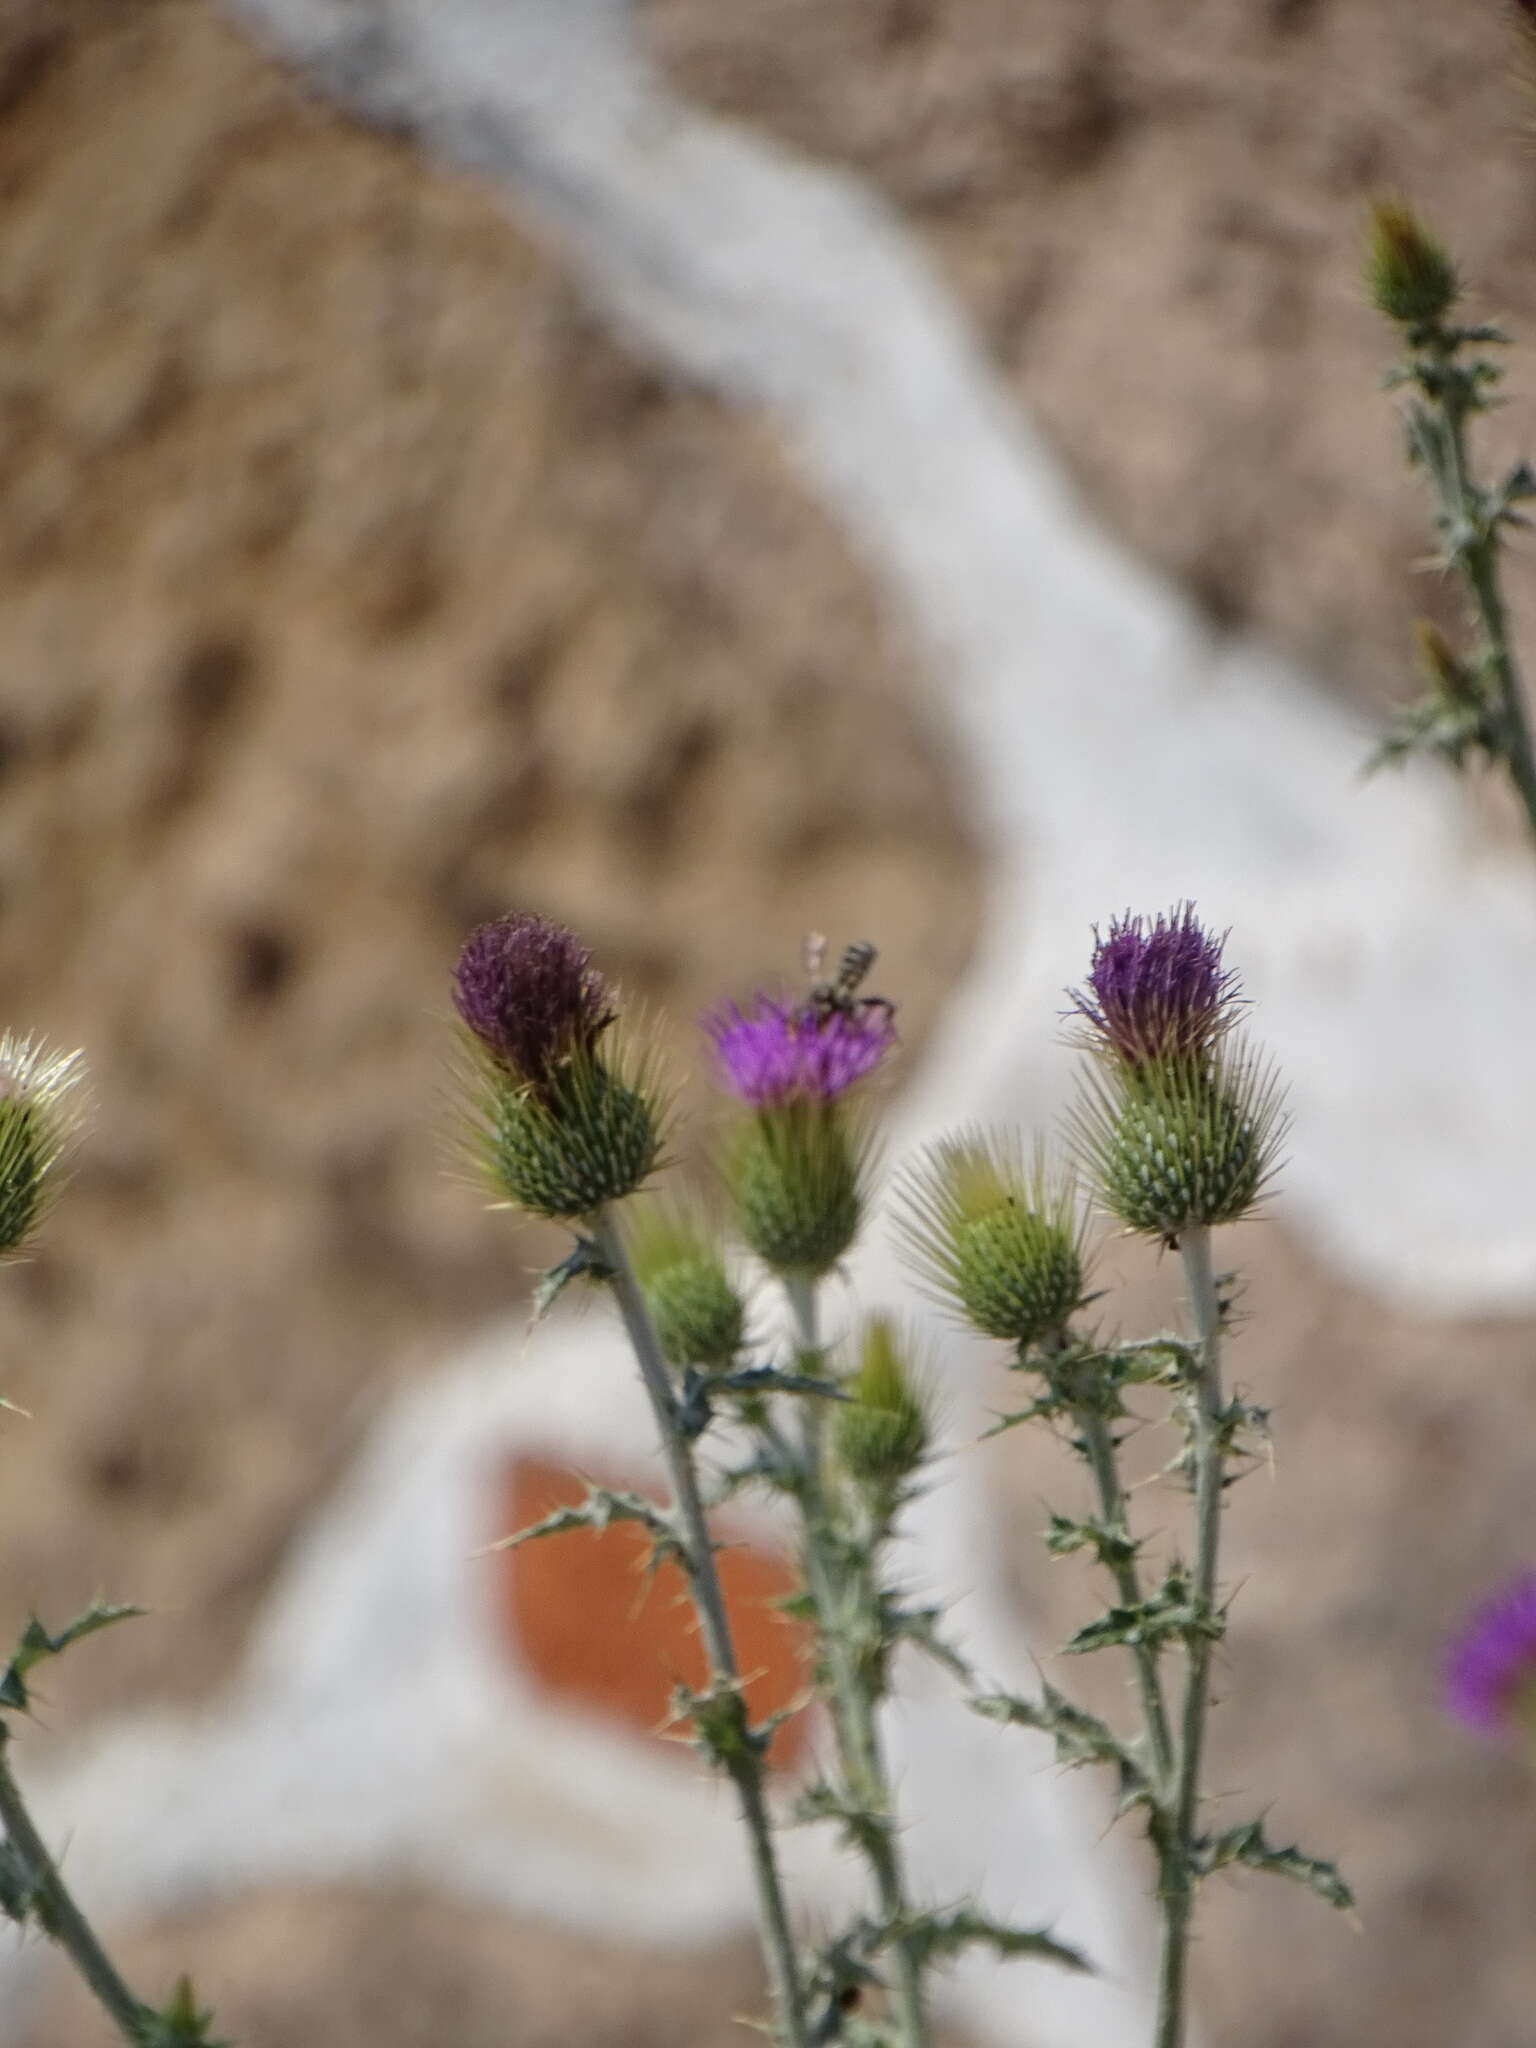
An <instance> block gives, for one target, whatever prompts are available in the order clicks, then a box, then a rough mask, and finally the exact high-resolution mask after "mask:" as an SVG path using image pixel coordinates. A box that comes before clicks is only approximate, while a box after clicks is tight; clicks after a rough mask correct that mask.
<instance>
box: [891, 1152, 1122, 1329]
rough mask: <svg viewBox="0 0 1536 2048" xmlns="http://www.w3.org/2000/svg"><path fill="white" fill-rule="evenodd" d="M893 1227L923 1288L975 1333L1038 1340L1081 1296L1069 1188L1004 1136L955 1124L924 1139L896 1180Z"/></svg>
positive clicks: (1077, 1231) (1079, 1251) (1078, 1241)
mask: <svg viewBox="0 0 1536 2048" xmlns="http://www.w3.org/2000/svg"><path fill="white" fill-rule="evenodd" d="M897 1228H898V1231H899V1233H900V1236H901V1238H902V1241H903V1243H904V1245H905V1247H906V1249H907V1251H908V1253H909V1254H910V1255H911V1257H912V1259H913V1262H914V1263H915V1265H916V1266H917V1268H918V1271H919V1273H920V1274H921V1276H922V1278H923V1279H924V1280H925V1281H926V1282H927V1284H928V1286H929V1287H930V1288H931V1289H932V1291H933V1292H934V1293H936V1294H937V1295H939V1296H940V1297H941V1298H942V1299H944V1300H946V1301H948V1302H950V1303H951V1304H952V1305H953V1306H955V1307H956V1308H958V1309H959V1311H960V1313H961V1315H962V1316H963V1317H964V1319H965V1321H966V1322H968V1323H969V1324H970V1325H971V1326H972V1328H973V1329H976V1330H979V1331H980V1332H981V1334H982V1335H983V1336H987V1337H1001V1338H1004V1339H1006V1340H1007V1341H1009V1342H1010V1343H1014V1344H1018V1345H1021V1346H1025V1345H1030V1344H1035V1343H1038V1342H1039V1341H1040V1340H1041V1339H1042V1338H1044V1337H1048V1336H1051V1335H1053V1334H1054V1333H1055V1332H1056V1331H1058V1330H1060V1329H1061V1328H1062V1327H1063V1325H1064V1324H1065V1323H1066V1322H1067V1320H1068V1318H1069V1317H1070V1316H1071V1315H1072V1313H1073V1311H1074V1310H1075V1309H1076V1308H1077V1307H1078V1306H1079V1305H1080V1303H1081V1301H1082V1298H1083V1278H1084V1261H1083V1245H1082V1231H1081V1225H1080V1223H1079V1220H1078V1215H1077V1202H1076V1196H1075V1193H1074V1190H1073V1188H1072V1186H1071V1184H1070V1182H1068V1181H1065V1180H1053V1179H1052V1178H1051V1176H1050V1175H1049V1174H1048V1172H1047V1170H1046V1166H1045V1161H1044V1157H1043V1155H1042V1154H1041V1153H1039V1152H1036V1154H1035V1155H1034V1157H1033V1158H1032V1159H1029V1160H1026V1158H1025V1156H1024V1153H1023V1150H1022V1148H1021V1146H1020V1145H1019V1143H1018V1140H1017V1139H1016V1138H1013V1137H1011V1136H999V1135H997V1134H994V1133H990V1132H986V1131H979V1130H978V1131H964V1132H961V1133H960V1134H959V1135H958V1136H957V1137H953V1138H947V1139H945V1140H943V1141H942V1142H941V1143H940V1144H938V1145H936V1146H934V1147H933V1149H932V1150H931V1151H930V1152H929V1153H927V1154H926V1156H925V1157H924V1158H922V1159H921V1160H920V1161H919V1162H918V1164H917V1165H916V1166H915V1167H914V1168H911V1169H909V1171H908V1172H907V1173H906V1175H905V1176H904V1177H903V1180H902V1183H901V1210H900V1214H899V1221H898V1225H897Z"/></svg>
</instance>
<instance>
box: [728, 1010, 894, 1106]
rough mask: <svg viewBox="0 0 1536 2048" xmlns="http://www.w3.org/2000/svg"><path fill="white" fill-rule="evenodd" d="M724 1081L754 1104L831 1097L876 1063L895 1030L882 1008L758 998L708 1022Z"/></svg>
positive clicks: (851, 1084)
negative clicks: (821, 1007)
mask: <svg viewBox="0 0 1536 2048" xmlns="http://www.w3.org/2000/svg"><path fill="white" fill-rule="evenodd" d="M704 1028H705V1030H706V1031H707V1032H708V1033H709V1035H710V1037H711V1038H712V1039H713V1040H714V1043H715V1052H716V1054H717V1055H718V1057H719V1061H720V1072H721V1076H722V1078H723V1079H724V1082H725V1085H726V1087H727V1088H729V1089H730V1091H731V1093H732V1094H733V1095H735V1096H738V1097H739V1098H740V1100H741V1101H743V1102H745V1103H749V1104H750V1105H751V1106H752V1108H754V1109H766V1108H770V1107H772V1106H773V1105H774V1104H777V1103H782V1102H790V1101H795V1100H801V1101H811V1102H832V1101H835V1100H836V1098H837V1097H838V1096H839V1095H841V1094H842V1093H843V1092H844V1090H845V1089H848V1088H851V1087H852V1086H853V1084H854V1082H855V1081H861V1080H862V1079H863V1078H864V1076H865V1075H866V1074H868V1073H871V1072H872V1071H873V1070H874V1068H876V1067H877V1066H878V1065H879V1064H880V1062H881V1060H882V1059H883V1058H884V1057H885V1055H886V1053H887V1052H888V1051H889V1050H890V1048H891V1046H892V1045H894V1043H895V1042H896V1034H895V1031H894V1030H893V1029H892V1026H891V1019H890V1013H889V1012H888V1011H887V1010H886V1009H884V1008H883V1007H879V1006H871V1007H869V1008H865V1009H856V1010H853V1011H851V1012H849V1011H844V1010H832V1011H830V1012H828V1013H825V1014H822V1013H818V1012H817V1011H816V1010H815V1009H813V1008H811V1007H809V1006H804V1007H801V1008H792V1007H791V1006H790V1005H789V1004H787V1003H781V1002H776V1001H775V1000H774V998H773V997H771V996H767V995H757V996H755V997H754V998H753V1000H752V1004H751V1007H750V1008H749V1009H747V1010H743V1009H741V1008H740V1006H739V1005H738V1004H736V1003H727V1004H725V1005H724V1006H723V1007H722V1008H721V1009H719V1010H715V1011H713V1012H712V1013H711V1014H710V1015H709V1016H707V1017H706V1018H705V1019H704Z"/></svg>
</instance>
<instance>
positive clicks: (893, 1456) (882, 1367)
mask: <svg viewBox="0 0 1536 2048" xmlns="http://www.w3.org/2000/svg"><path fill="white" fill-rule="evenodd" d="M910 1351H911V1346H910V1343H909V1342H908V1341H907V1340H906V1339H904V1337H903V1336H902V1334H901V1333H900V1332H898V1330H897V1328H896V1326H895V1324H894V1323H893V1322H892V1321H891V1319H890V1317H889V1316H871V1317H870V1319H869V1320H868V1322H867V1323H866V1324H865V1325H864V1329H863V1332H862V1335H861V1339H860V1343H859V1369H858V1371H857V1372H856V1373H855V1374H854V1376H853V1378H852V1379H851V1380H848V1381H847V1382H845V1385H844V1392H845V1393H847V1394H849V1395H851V1396H852V1398H851V1400H848V1401H845V1402H840V1403H839V1404H838V1407H837V1411H836V1416H835V1421H834V1434H835V1441H836V1444H837V1452H838V1456H839V1458H840V1459H841V1460H842V1464H843V1468H844V1470H845V1471H846V1472H848V1474H849V1475H850V1476H851V1477H852V1478H853V1479H854V1480H855V1481H857V1483H858V1484H859V1485H860V1486H862V1487H863V1488H865V1489H866V1491H867V1492H868V1493H870V1494H871V1495H872V1496H873V1497H874V1498H875V1499H876V1500H877V1501H878V1502H879V1503H880V1504H881V1506H882V1507H884V1508H887V1509H888V1508H891V1507H894V1506H895V1505H896V1502H897V1500H898V1499H899V1495H900V1489H901V1486H902V1484H903V1482H904V1481H905V1480H907V1479H909V1478H910V1477H911V1476H912V1474H913V1473H914V1472H915V1471H916V1470H917V1468H918V1466H919V1465H920V1464H921V1463H922V1462H923V1459H924V1457H925V1456H926V1454H927V1450H928V1440H929V1436H930V1434H931V1426H930V1418H929V1412H928V1409H929V1404H928V1401H927V1398H926V1396H925V1392H924V1388H923V1384H922V1381H921V1378H920V1377H919V1376H918V1375H917V1374H915V1373H914V1372H913V1369H912V1364H911V1358H910Z"/></svg>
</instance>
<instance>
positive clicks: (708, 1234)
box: [625, 1202, 746, 1372]
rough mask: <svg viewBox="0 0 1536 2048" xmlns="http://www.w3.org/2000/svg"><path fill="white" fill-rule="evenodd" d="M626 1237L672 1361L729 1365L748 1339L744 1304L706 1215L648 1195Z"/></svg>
mask: <svg viewBox="0 0 1536 2048" xmlns="http://www.w3.org/2000/svg"><path fill="white" fill-rule="evenodd" d="M625 1243H626V1245H627V1248H628V1251H629V1256H630V1262H631V1264H632V1265H633V1267H634V1269H635V1277H636V1279H637V1280H638V1281H639V1283H640V1287H641V1290H642V1292H643V1293H644V1295H645V1298H646V1302H647V1304H648V1306H649V1308H650V1311H651V1320H652V1321H653V1322H654V1323H655V1325H656V1336H657V1341H658V1342H659V1343H660V1345H661V1349H662V1354H663V1356H664V1357H665V1358H666V1360H667V1362H668V1364H669V1365H675V1366H677V1367H679V1368H681V1367H683V1366H688V1365H696V1366H699V1367H701V1368H702V1369H703V1370H704V1371H705V1372H711V1371H714V1372H726V1371H729V1369H730V1367H731V1366H732V1365H733V1364H734V1363H735V1361H736V1358H737V1355H738V1353H739V1352H740V1351H741V1348H742V1345H743V1343H744V1342H745V1339H746V1309H745V1307H744V1306H743V1303H742V1299H741V1296H740V1295H739V1294H738V1293H737V1291H736V1289H735V1287H734V1286H733V1285H732V1284H731V1276H730V1274H729V1273H728V1272H727V1270H726V1265H725V1260H724V1258H723V1256H722V1254H721V1250H720V1246H719V1243H718V1241H717V1240H716V1238H715V1236H714V1234H713V1233H712V1231H711V1230H710V1227H709V1225H708V1223H707V1222H706V1221H705V1220H704V1218H703V1217H702V1216H701V1215H699V1214H698V1213H696V1212H693V1211H689V1210H685V1209H680V1208H677V1207H674V1206H671V1205H668V1204H665V1203H661V1202H647V1203H645V1204H644V1205H643V1206H642V1207H641V1208H640V1210H639V1212H638V1213H637V1214H636V1215H634V1216H632V1217H631V1219H630V1222H629V1225H628V1228H627V1229H626V1231H625Z"/></svg>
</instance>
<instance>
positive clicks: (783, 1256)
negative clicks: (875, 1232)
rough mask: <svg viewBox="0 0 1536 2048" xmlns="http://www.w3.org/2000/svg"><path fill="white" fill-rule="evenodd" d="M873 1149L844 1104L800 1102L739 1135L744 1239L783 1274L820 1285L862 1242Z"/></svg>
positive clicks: (774, 1110)
mask: <svg viewBox="0 0 1536 2048" xmlns="http://www.w3.org/2000/svg"><path fill="white" fill-rule="evenodd" d="M866 1156H867V1148H866V1147H865V1146H864V1144H863V1143H862V1142H861V1141H860V1140H859V1139H858V1138H857V1137H856V1136H855V1135H854V1133H853V1131H852V1130H851V1128H850V1125H849V1121H848V1117H847V1114H846V1112H845V1111H844V1110H843V1109H842V1107H841V1105H840V1104H838V1103H837V1102H835V1101H834V1102H823V1101H818V1100H816V1099H815V1098H796V1099H792V1100H790V1101H787V1102H781V1103H775V1104H774V1105H772V1106H771V1107H768V1108H765V1109H761V1110H759V1111H757V1113H756V1114H755V1115H753V1116H751V1117H750V1118H748V1119H747V1120H746V1121H745V1122H743V1123H742V1124H741V1125H740V1127H739V1128H738V1129H737V1131H736V1132H735V1133H734V1135H733V1137H732V1139H731V1141H730V1144H729V1147H728V1150H727V1153H726V1158H725V1176H726V1181H727V1184H728V1186H729V1188H730V1191H731V1194H732V1196H733V1198H734V1200H735V1204H736V1222H737V1227H738V1229H739V1230H740V1232H741V1235H742V1238H743V1239H744V1241H745V1242H746V1244H747V1245H748V1246H749V1248H750V1249H751V1250H752V1251H754V1252H756V1254H757V1256H758V1257H759V1258H760V1259H761V1260H762V1261H763V1263H764V1265H765V1266H770V1267H771V1268H772V1269H773V1270H774V1272H776V1273H794V1274H797V1275H801V1276H803V1277H805V1278H807V1279H817V1278H819V1277H820V1276H821V1275H822V1274H823V1273H827V1272H830V1270H831V1269H832V1267H833V1266H835V1265H836V1264H837V1262H838V1260H839V1259H840V1258H841V1257H842V1256H843V1254H844V1253H845V1252H846V1251H847V1250H848V1248H849V1246H850V1245H851V1244H852V1243H853V1240H854V1238H855V1237H856V1236H857V1235H858V1229H859V1224H860V1221H861V1220H862V1217H863V1213H864V1167H865V1163H866Z"/></svg>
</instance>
